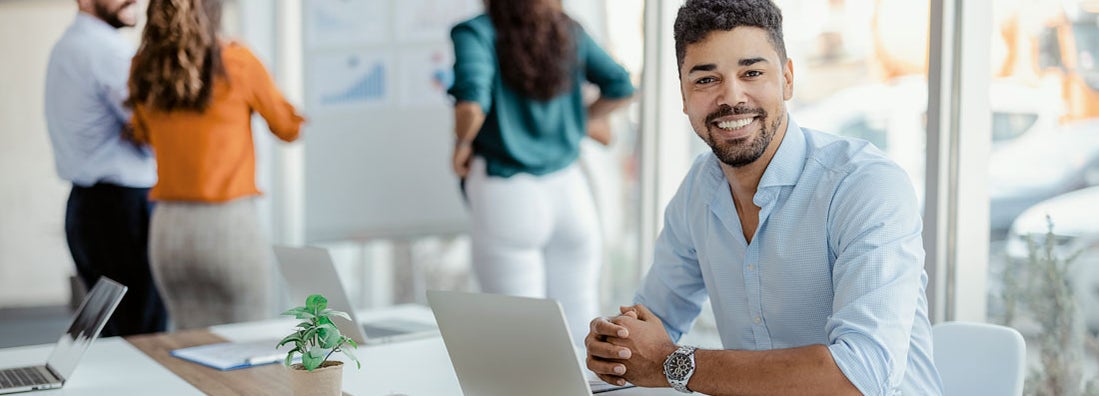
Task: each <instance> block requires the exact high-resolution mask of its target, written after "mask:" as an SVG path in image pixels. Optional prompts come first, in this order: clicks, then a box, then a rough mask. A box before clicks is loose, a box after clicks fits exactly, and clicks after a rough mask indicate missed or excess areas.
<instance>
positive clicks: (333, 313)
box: [321, 309, 351, 321]
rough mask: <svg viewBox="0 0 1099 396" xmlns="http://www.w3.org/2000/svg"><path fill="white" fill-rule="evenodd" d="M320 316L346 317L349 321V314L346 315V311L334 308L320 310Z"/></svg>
mask: <svg viewBox="0 0 1099 396" xmlns="http://www.w3.org/2000/svg"><path fill="white" fill-rule="evenodd" d="M321 316H339V317H341V318H344V319H347V320H348V321H351V315H348V314H347V313H346V312H341V311H337V310H334V309H326V310H324V311H322V312H321Z"/></svg>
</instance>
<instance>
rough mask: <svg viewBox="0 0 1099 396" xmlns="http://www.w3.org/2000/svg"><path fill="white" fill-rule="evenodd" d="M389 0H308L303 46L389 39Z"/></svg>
mask: <svg viewBox="0 0 1099 396" xmlns="http://www.w3.org/2000/svg"><path fill="white" fill-rule="evenodd" d="M390 5H391V3H390V1H389V0H309V1H304V2H302V6H303V8H304V11H305V21H304V22H305V26H304V28H305V29H304V30H305V32H304V33H305V47H306V48H307V49H310V50H316V49H332V48H345V47H348V46H357V45H364V44H379V43H386V42H389V41H390V36H389V31H390V26H389V22H390V20H391V17H390Z"/></svg>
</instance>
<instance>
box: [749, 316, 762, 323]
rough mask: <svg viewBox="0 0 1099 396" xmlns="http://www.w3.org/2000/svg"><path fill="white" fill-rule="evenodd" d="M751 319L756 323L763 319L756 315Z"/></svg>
mask: <svg viewBox="0 0 1099 396" xmlns="http://www.w3.org/2000/svg"><path fill="white" fill-rule="evenodd" d="M752 321H753V322H756V324H759V323H760V322H763V319H760V318H759V317H758V316H756V317H755V318H754V319H752Z"/></svg>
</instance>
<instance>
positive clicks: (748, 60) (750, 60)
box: [737, 57, 767, 66]
mask: <svg viewBox="0 0 1099 396" xmlns="http://www.w3.org/2000/svg"><path fill="white" fill-rule="evenodd" d="M766 61H767V59H766V58H762V57H755V58H744V59H741V60H740V61H739V62H737V64H739V65H741V66H751V65H754V64H756V63H759V62H766Z"/></svg>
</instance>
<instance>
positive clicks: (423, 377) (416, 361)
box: [0, 307, 679, 396]
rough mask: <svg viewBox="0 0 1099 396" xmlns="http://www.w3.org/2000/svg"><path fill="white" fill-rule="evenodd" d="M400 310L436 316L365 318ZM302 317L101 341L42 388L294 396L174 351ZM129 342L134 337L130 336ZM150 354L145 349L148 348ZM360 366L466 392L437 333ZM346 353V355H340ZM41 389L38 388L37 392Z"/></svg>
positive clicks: (386, 393)
mask: <svg viewBox="0 0 1099 396" xmlns="http://www.w3.org/2000/svg"><path fill="white" fill-rule="evenodd" d="M386 316H401V317H405V318H418V319H422V320H431V321H433V320H434V318H433V317H432V316H431V313H430V311H429V310H427V309H426V308H424V307H402V308H397V309H389V310H383V311H371V312H364V315H363V318H364V319H366V320H370V319H372V318H379V317H386ZM296 323H297V321H296V320H294V319H292V318H285V319H272V320H267V321H260V322H250V323H239V324H232V325H223V326H214V327H212V328H210V329H209V330H189V331H180V332H174V333H162V334H150V335H141V336H131V337H126V339H125V340H123V339H121V338H114V337H112V338H106V339H100V340H98V341H96V342H95V344H93V345H92V347H91V348H90V349H89V350H88V353H87V354H86V355H85V356H84V359H83V360H82V361H81V363H80V365H79V366H78V368H77V370H76V374H75V375H74V376H73V379H72V380H71V381H69V383H68V384H66V385H65V387H64V388H62V389H59V390H52V391H47V392H46V393H43V394H59V395H81V396H83V395H118V394H150V392H151V391H152V392H153V393H155V394H157V395H158V396H162V395H191V394H202V393H205V394H213V395H220V394H247V395H252V394H274V395H278V394H289V393H290V392H289V383H288V379H287V376H286V373H285V370H287V368H285V367H283V366H282V365H281V364H270V365H265V366H260V367H253V368H247V369H240V370H231V371H219V370H216V369H212V368H209V367H205V366H202V365H199V364H195V363H191V362H188V361H185V360H183V359H178V358H175V357H172V356H170V355H169V352H170V351H171V350H173V349H177V348H184V347H189V346H196V345H205V344H212V343H217V342H224V341H226V340H229V341H255V340H272V347H273V346H274V344H275V343H276V342H277V340H278V339H279V338H281V337H282V336H283V335H285V334H289V332H290V329H292V328H293V327H294V325H295V324H296ZM126 341H129V342H126ZM52 347H53V346H52V345H39V346H33V347H22V348H9V349H2V350H0V362H3V363H2V364H0V366H5V367H7V366H13V365H21V364H33V363H41V362H43V361H45V359H46V356H47V355H48V354H49V351H50V349H51V348H52ZM142 352H144V353H142ZM356 352H357V353H356V355H357V356H358V357H359V361H360V362H362V369H361V370H359V369H356V368H355V366H354V364H353V363H352V364H351V365H345V367H344V371H343V389H344V392H345V393H344V394H345V395H348V394H350V395H355V396H394V395H402V396H404V395H407V396H447V395H461V394H462V392H461V387H460V386H459V384H458V379H457V377H456V376H455V375H454V369H453V367H452V366H451V365H450V358H449V356H448V355H447V352H446V346H445V345H444V344H443V340H442V338H441V337H439V336H438V335H436V336H434V337H430V338H425V339H419V340H411V341H402V342H396V343H390V344H382V345H361V346H359V349H358V350H357V351H356ZM341 357H342V356H341ZM35 394H37V393H35ZM601 395H608V396H670V395H679V393H677V392H675V391H673V390H671V389H668V388H663V389H643V388H630V389H623V390H619V391H615V392H608V393H603V394H601Z"/></svg>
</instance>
